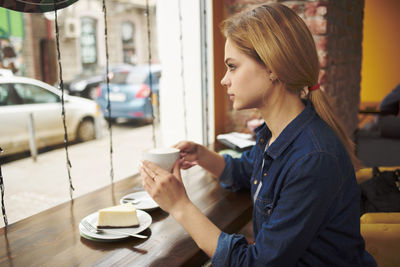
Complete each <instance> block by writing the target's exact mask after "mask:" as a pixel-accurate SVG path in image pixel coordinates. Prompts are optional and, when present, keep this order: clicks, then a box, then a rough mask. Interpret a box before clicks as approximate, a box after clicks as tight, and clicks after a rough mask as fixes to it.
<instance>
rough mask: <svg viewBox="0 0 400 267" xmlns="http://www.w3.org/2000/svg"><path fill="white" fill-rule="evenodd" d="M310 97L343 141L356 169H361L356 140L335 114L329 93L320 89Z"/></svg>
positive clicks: (321, 115) (319, 112) (318, 111)
mask: <svg viewBox="0 0 400 267" xmlns="http://www.w3.org/2000/svg"><path fill="white" fill-rule="evenodd" d="M308 97H309V99H310V101H311V103H312V104H313V106H314V108H315V111H316V112H317V113H318V115H319V116H320V117H321V119H323V120H324V121H325V122H326V123H327V124H328V125H329V126H330V127H331V129H332V130H333V131H334V132H335V133H336V135H337V136H338V137H339V139H340V140H341V141H342V143H343V145H344V146H345V148H346V150H347V153H348V154H349V156H350V159H351V162H352V163H353V167H354V170H355V171H357V170H359V169H361V168H362V164H361V162H360V160H359V159H358V158H357V156H356V154H355V145H354V142H353V141H352V140H351V138H350V137H349V135H348V134H347V133H346V131H345V130H344V127H343V123H342V122H341V120H339V118H338V117H337V116H336V115H335V114H334V112H333V109H332V105H331V100H330V97H329V96H328V94H327V93H325V92H324V91H322V90H321V89H319V90H313V91H310V92H309V94H308Z"/></svg>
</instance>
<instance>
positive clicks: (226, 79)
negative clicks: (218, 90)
mask: <svg viewBox="0 0 400 267" xmlns="http://www.w3.org/2000/svg"><path fill="white" fill-rule="evenodd" d="M221 85H222V86H228V78H227V77H226V73H225V75H224V77H222V80H221Z"/></svg>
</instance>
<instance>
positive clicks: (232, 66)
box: [228, 64, 236, 71]
mask: <svg viewBox="0 0 400 267" xmlns="http://www.w3.org/2000/svg"><path fill="white" fill-rule="evenodd" d="M228 69H229V70H230V71H232V70H235V69H236V66H235V65H233V64H228Z"/></svg>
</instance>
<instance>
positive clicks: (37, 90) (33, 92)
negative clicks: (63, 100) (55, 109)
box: [14, 83, 59, 104]
mask: <svg viewBox="0 0 400 267" xmlns="http://www.w3.org/2000/svg"><path fill="white" fill-rule="evenodd" d="M14 89H15V91H16V92H17V94H18V96H19V97H20V98H21V99H22V102H23V103H24V104H39V103H56V102H58V101H59V97H58V95H56V94H53V93H52V92H49V91H47V90H46V89H43V88H41V87H38V86H35V85H32V84H22V83H20V84H18V83H17V84H14Z"/></svg>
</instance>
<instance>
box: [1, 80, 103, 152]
mask: <svg viewBox="0 0 400 267" xmlns="http://www.w3.org/2000/svg"><path fill="white" fill-rule="evenodd" d="M64 100H65V101H64V107H65V114H66V116H65V117H66V126H67V133H68V139H69V140H70V141H72V140H77V141H87V140H91V139H94V138H95V137H96V134H97V133H99V132H98V130H99V129H100V128H101V126H102V125H103V124H104V118H103V115H102V113H101V110H100V108H99V106H98V104H97V103H96V102H95V101H93V100H89V99H84V98H81V97H74V96H70V95H68V94H64ZM61 110H62V105H61V91H60V90H59V89H57V88H55V87H53V86H51V85H48V84H46V83H44V82H41V81H38V80H35V79H30V78H25V77H18V76H0V125H1V127H0V146H1V148H2V149H3V150H4V153H2V154H1V155H0V156H7V155H11V154H14V153H19V152H24V151H28V150H29V149H30V145H29V139H30V134H29V130H28V129H29V128H28V125H29V121H30V114H32V115H33V125H34V132H35V141H36V147H37V148H38V149H39V148H43V147H46V146H50V145H56V144H62V143H63V142H64V127H63V122H62V115H61Z"/></svg>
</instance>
